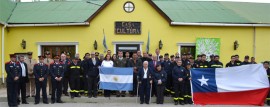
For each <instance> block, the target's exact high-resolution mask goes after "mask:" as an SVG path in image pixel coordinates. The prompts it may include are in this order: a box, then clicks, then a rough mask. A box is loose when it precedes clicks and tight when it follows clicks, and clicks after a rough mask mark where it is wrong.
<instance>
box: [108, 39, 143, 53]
mask: <svg viewBox="0 0 270 107" xmlns="http://www.w3.org/2000/svg"><path fill="white" fill-rule="evenodd" d="M143 43H144V42H143V41H113V42H112V44H113V47H114V49H113V50H114V54H116V45H119V44H137V45H140V51H141V53H142V45H143Z"/></svg>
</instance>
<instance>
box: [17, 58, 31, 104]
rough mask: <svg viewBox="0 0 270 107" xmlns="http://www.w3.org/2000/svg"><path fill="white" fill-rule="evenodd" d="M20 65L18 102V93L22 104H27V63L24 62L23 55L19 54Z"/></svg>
mask: <svg viewBox="0 0 270 107" xmlns="http://www.w3.org/2000/svg"><path fill="white" fill-rule="evenodd" d="M18 63H19V64H20V65H21V71H22V72H21V73H22V74H21V77H20V79H19V88H18V104H20V94H21V99H22V104H29V103H28V102H27V101H26V83H28V82H29V78H28V69H27V64H26V63H25V62H24V56H19V62H18Z"/></svg>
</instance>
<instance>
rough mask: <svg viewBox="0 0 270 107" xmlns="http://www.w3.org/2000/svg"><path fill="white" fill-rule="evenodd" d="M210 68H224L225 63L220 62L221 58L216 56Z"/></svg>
mask: <svg viewBox="0 0 270 107" xmlns="http://www.w3.org/2000/svg"><path fill="white" fill-rule="evenodd" d="M209 67H210V68H222V67H223V63H222V62H220V61H219V56H218V55H215V56H214V60H213V61H212V62H211V63H210V64H209Z"/></svg>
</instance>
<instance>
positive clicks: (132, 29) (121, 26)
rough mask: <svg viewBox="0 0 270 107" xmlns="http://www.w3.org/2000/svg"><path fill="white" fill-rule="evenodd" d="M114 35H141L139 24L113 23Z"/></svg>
mask: <svg viewBox="0 0 270 107" xmlns="http://www.w3.org/2000/svg"><path fill="white" fill-rule="evenodd" d="M114 27H115V34H132V35H138V34H141V22H115V26H114Z"/></svg>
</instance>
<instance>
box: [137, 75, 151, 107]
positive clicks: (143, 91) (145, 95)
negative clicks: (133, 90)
mask: <svg viewBox="0 0 270 107" xmlns="http://www.w3.org/2000/svg"><path fill="white" fill-rule="evenodd" d="M147 82H148V81H147V79H143V80H142V81H141V84H140V90H139V91H140V101H141V102H142V103H144V102H145V103H149V99H150V86H149V83H147Z"/></svg>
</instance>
